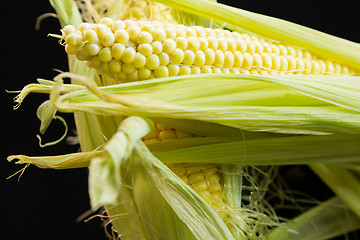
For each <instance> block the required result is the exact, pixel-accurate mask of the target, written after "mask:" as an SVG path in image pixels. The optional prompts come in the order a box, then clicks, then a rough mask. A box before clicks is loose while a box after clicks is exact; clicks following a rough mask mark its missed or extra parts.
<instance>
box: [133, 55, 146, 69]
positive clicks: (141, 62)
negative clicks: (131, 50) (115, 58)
mask: <svg viewBox="0 0 360 240" xmlns="http://www.w3.org/2000/svg"><path fill="white" fill-rule="evenodd" d="M145 63H146V57H145V56H144V55H143V54H141V53H139V52H137V53H136V54H135V58H134V61H133V62H132V64H133V65H134V67H136V68H142V67H144V66H145Z"/></svg>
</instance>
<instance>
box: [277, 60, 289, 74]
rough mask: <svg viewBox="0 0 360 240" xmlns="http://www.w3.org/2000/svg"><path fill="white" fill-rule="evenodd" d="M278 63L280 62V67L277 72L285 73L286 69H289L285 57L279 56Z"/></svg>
mask: <svg viewBox="0 0 360 240" xmlns="http://www.w3.org/2000/svg"><path fill="white" fill-rule="evenodd" d="M279 58H280V61H281V67H280V69H279V71H281V72H283V71H287V70H288V67H289V63H288V60H287V58H286V57H285V56H279Z"/></svg>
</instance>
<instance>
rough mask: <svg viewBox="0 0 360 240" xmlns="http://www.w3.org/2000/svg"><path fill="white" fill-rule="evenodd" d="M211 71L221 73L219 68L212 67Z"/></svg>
mask: <svg viewBox="0 0 360 240" xmlns="http://www.w3.org/2000/svg"><path fill="white" fill-rule="evenodd" d="M211 70H212V73H221V68H219V67H213V68H212V69H211Z"/></svg>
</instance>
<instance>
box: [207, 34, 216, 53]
mask: <svg viewBox="0 0 360 240" xmlns="http://www.w3.org/2000/svg"><path fill="white" fill-rule="evenodd" d="M207 40H208V45H209V48H211V49H213V50H216V49H217V48H218V46H219V41H218V39H217V38H216V37H213V36H209V37H207Z"/></svg>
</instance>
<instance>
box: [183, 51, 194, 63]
mask: <svg viewBox="0 0 360 240" xmlns="http://www.w3.org/2000/svg"><path fill="white" fill-rule="evenodd" d="M194 59H195V53H194V52H193V51H191V50H185V51H184V60H183V64H187V65H192V64H193V63H194Z"/></svg>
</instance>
